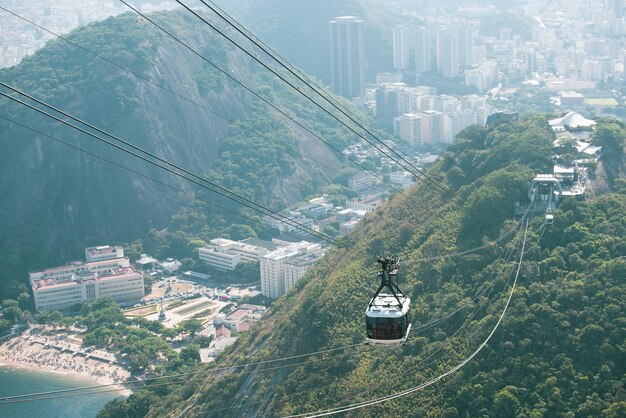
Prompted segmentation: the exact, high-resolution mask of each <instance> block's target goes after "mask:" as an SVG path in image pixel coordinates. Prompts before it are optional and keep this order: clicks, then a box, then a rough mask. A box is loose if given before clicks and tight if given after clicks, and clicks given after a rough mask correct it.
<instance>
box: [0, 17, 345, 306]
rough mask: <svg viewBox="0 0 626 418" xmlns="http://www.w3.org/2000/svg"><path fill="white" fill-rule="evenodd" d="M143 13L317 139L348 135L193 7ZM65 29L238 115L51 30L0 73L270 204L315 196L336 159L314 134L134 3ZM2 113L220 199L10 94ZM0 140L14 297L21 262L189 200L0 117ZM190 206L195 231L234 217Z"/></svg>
mask: <svg viewBox="0 0 626 418" xmlns="http://www.w3.org/2000/svg"><path fill="white" fill-rule="evenodd" d="M153 18H154V19H156V20H157V21H159V22H160V23H161V24H163V25H164V26H166V27H167V28H169V29H170V30H171V31H173V32H174V33H176V34H177V35H178V36H179V37H181V38H182V39H183V40H184V41H185V42H188V43H189V44H190V45H192V46H194V47H196V48H197V49H198V50H200V51H201V52H202V53H203V54H204V55H205V56H206V57H208V58H209V59H210V60H212V61H213V62H215V63H216V64H217V65H220V66H222V67H223V68H224V70H225V71H226V72H228V73H231V74H235V75H236V76H237V77H238V78H239V79H240V80H242V81H243V82H245V83H246V84H249V85H250V86H251V87H253V88H255V89H259V88H261V87H262V93H263V94H264V95H267V96H268V97H271V98H272V99H271V100H273V101H274V102H275V103H276V104H278V105H279V106H282V107H284V108H285V109H288V110H287V111H288V112H290V113H291V114H292V115H293V117H294V118H296V119H299V120H302V121H303V123H304V124H305V125H306V126H308V127H309V128H310V129H312V130H313V131H314V132H316V133H318V134H319V135H321V136H322V137H323V138H325V139H326V140H327V141H330V142H332V143H335V145H337V146H339V147H341V146H342V145H341V144H346V143H347V141H349V140H350V137H349V136H347V135H346V134H344V133H342V132H339V131H337V130H335V128H334V127H333V126H332V124H330V123H328V121H327V119H325V118H324V117H323V116H321V115H319V114H318V112H316V111H315V110H314V109H311V107H310V106H306V105H304V104H303V102H302V101H301V100H298V99H294V96H293V95H292V94H291V93H288V92H287V91H286V90H285V89H284V87H283V86H282V85H281V84H279V83H276V82H274V81H273V79H272V78H271V77H268V76H267V75H265V73H263V72H261V71H259V70H258V67H256V66H254V65H252V64H251V63H250V60H248V59H246V57H245V56H244V55H243V54H242V53H239V52H236V51H235V50H234V48H233V47H232V46H231V45H229V44H227V43H226V42H225V41H223V40H222V39H221V38H219V37H218V36H216V35H215V34H214V33H212V32H211V31H210V30H208V29H207V27H206V26H204V25H203V24H202V23H201V22H200V21H198V20H197V19H195V18H194V17H193V16H191V15H190V14H189V13H182V12H162V13H157V14H155V15H153ZM68 38H69V39H70V40H71V41H72V42H74V43H77V44H79V45H81V46H83V47H84V48H87V49H89V50H91V51H94V52H96V53H98V54H99V55H101V56H102V57H104V58H106V59H107V60H110V61H113V62H115V63H117V64H119V65H122V66H124V67H126V68H128V69H130V70H132V71H133V72H135V73H138V74H139V75H140V76H141V77H144V78H148V79H150V80H153V81H154V82H155V83H157V84H160V85H164V86H165V87H166V88H168V89H170V90H173V91H175V92H176V93H177V94H179V95H180V96H183V97H184V98H186V99H189V100H191V101H194V102H196V103H199V104H200V105H201V106H204V107H206V108H208V109H209V110H210V111H212V112H215V113H217V114H220V115H223V116H225V117H226V118H228V119H230V120H231V121H237V122H238V125H233V124H232V123H231V122H229V121H227V120H224V119H221V118H220V117H217V116H215V114H212V113H211V112H208V111H206V110H205V109H202V108H200V107H199V106H197V105H194V104H192V103H189V101H186V100H184V99H182V98H180V97H176V96H174V95H172V94H170V93H168V92H167V91H164V90H163V89H161V88H159V87H157V86H155V85H154V84H150V83H147V82H145V81H143V80H140V79H138V78H137V77H135V76H133V75H131V74H129V73H127V72H126V71H124V70H122V69H120V68H117V67H115V66H113V65H110V64H108V63H106V62H104V61H102V60H100V59H98V58H96V57H95V56H93V55H90V54H89V53H87V52H85V51H83V50H81V49H79V48H76V47H74V46H72V45H68V44H67V43H65V42H63V41H61V40H55V41H51V42H49V43H48V44H47V45H46V46H45V47H44V48H43V49H41V50H40V51H38V52H37V53H35V54H34V55H33V56H31V57H27V58H25V59H24V60H23V61H22V63H21V64H20V65H18V66H16V67H12V68H8V69H3V70H1V71H0V79H1V80H2V81H4V82H5V83H8V84H10V85H12V86H15V87H17V88H18V89H22V90H23V91H25V92H27V93H29V94H31V95H33V96H35V97H37V98H39V99H42V100H45V101H47V102H49V103H51V104H53V105H55V106H58V107H59V108H61V109H63V110H65V111H67V112H69V113H72V114H74V115H76V116H78V117H80V118H83V119H84V120H86V121H88V122H91V123H93V124H95V125H96V126H98V127H100V128H102V129H104V130H107V131H108V132H110V133H113V134H115V135H118V136H120V137H122V138H123V139H125V140H128V141H129V142H131V143H133V144H135V145H137V146H139V147H142V148H145V149H147V150H149V151H151V152H152V153H154V154H157V155H160V156H162V157H164V158H166V159H168V160H170V161H172V162H174V163H176V164H179V165H181V166H183V167H185V168H186V169H188V170H191V171H193V172H196V173H200V174H204V175H207V176H209V177H210V178H211V179H212V180H214V181H216V182H218V183H220V184H223V185H225V186H226V187H228V188H231V189H233V190H236V191H238V192H239V193H242V194H244V195H246V196H248V197H249V198H252V199H254V200H255V201H257V202H259V203H262V204H266V205H271V206H272V207H273V208H275V209H279V208H280V207H282V206H284V205H285V204H287V203H293V202H295V201H298V200H299V199H301V198H303V197H304V196H303V195H302V193H311V192H312V190H315V188H316V187H318V186H319V185H322V184H324V183H325V182H327V181H328V180H329V179H332V178H333V176H334V175H335V173H334V172H333V169H334V168H338V167H339V166H340V163H339V161H338V160H337V157H336V156H335V155H334V154H333V153H331V152H330V151H329V150H328V148H326V147H325V146H324V145H323V144H321V142H320V141H319V140H317V139H315V138H313V137H312V136H311V135H310V134H309V133H307V132H305V131H304V130H303V129H301V128H297V129H296V128H294V127H293V126H294V125H293V124H292V125H288V124H286V123H285V122H284V121H283V119H281V118H280V117H279V116H277V114H276V112H273V111H270V110H268V107H267V106H265V105H263V104H262V103H260V101H259V100H258V99H255V98H254V97H252V96H251V95H249V94H247V93H246V92H245V91H244V90H243V89H242V88H240V87H238V86H237V85H236V84H234V83H232V82H231V81H228V80H227V79H226V77H225V76H224V75H223V74H220V73H218V72H217V71H216V70H215V69H213V68H212V67H211V66H210V65H209V64H207V63H205V62H203V61H202V60H201V59H199V58H198V57H196V56H194V55H193V54H192V53H191V52H189V51H187V50H186V49H184V48H183V47H181V46H180V45H177V44H175V43H174V42H173V41H172V40H170V39H169V38H167V37H166V36H165V35H163V34H162V33H161V32H159V31H157V30H156V29H155V28H154V27H153V26H151V25H149V24H148V23H147V22H145V21H144V20H142V19H141V18H138V17H137V16H136V15H134V14H132V13H127V14H124V15H121V16H118V17H114V18H109V19H107V20H105V21H102V22H98V23H94V24H90V25H88V26H86V27H83V28H79V29H77V30H75V31H73V32H72V33H71V34H70V35H68ZM3 91H6V89H3ZM0 114H2V115H4V116H8V117H10V118H13V119H16V120H18V121H20V122H22V123H25V124H27V125H29V126H32V127H34V128H36V129H38V130H39V131H41V132H43V133H46V134H48V135H52V136H54V137H57V138H58V139H61V140H64V141H67V142H70V143H71V144H73V145H75V146H79V147H82V148H85V149H87V150H89V151H90V152H95V153H97V154H100V155H102V156H104V157H107V158H111V159H113V160H115V161H117V162H119V163H121V164H124V165H126V166H128V167H130V168H132V169H134V170H138V171H140V172H142V173H145V174H147V175H150V176H153V177H154V178H156V179H157V180H159V181H161V182H165V183H168V184H172V185H173V186H175V187H179V188H183V189H184V190H186V191H188V192H193V193H198V195H199V196H200V197H201V198H204V199H205V200H209V201H215V199H216V197H215V196H214V195H212V194H211V193H208V192H203V191H201V190H198V189H197V188H194V187H193V186H192V185H190V184H184V183H183V182H182V181H181V180H179V179H177V178H175V177H173V176H171V175H167V174H164V173H163V172H161V171H158V170H157V169H155V168H153V167H150V166H148V165H146V164H145V163H141V162H139V161H138V160H136V159H134V158H131V157H130V156H127V155H123V154H121V153H120V152H118V151H113V150H111V149H110V148H108V147H106V146H104V145H102V144H99V143H96V142H95V141H93V140H92V139H90V138H88V137H86V136H85V135H79V134H78V133H77V132H76V131H74V130H72V129H69V128H67V127H63V126H61V125H60V124H58V123H56V122H52V121H50V120H49V119H47V118H45V117H43V116H41V115H38V114H35V113H34V112H32V111H30V110H25V109H23V108H20V107H19V106H18V105H16V104H15V103H12V102H9V100H8V99H6V98H2V100H0ZM0 144H2V147H3V150H2V153H0V194H1V195H2V199H0V212H1V213H3V214H6V215H5V216H2V217H0V230H2V234H0V249H1V250H2V251H3V253H4V254H5V255H6V257H5V258H4V260H3V261H2V262H0V280H2V282H3V286H2V287H1V290H0V296H1V295H2V294H4V295H12V296H15V293H16V292H17V290H18V288H19V287H21V288H23V283H24V281H25V280H26V273H27V270H29V269H31V270H34V269H39V268H44V267H49V266H53V265H58V264H60V263H62V262H64V261H67V260H72V259H78V258H80V257H81V254H82V248H83V247H84V246H87V245H97V244H105V243H110V242H116V243H120V242H128V241H132V240H135V239H138V238H143V237H144V236H145V235H146V234H147V232H148V230H149V229H151V228H155V229H161V228H164V227H166V226H168V225H169V224H170V220H171V217H172V215H173V214H175V213H176V212H178V210H179V209H181V208H182V207H183V206H189V205H192V202H191V200H190V197H189V196H187V195H185V194H182V193H179V192H176V191H172V190H170V189H168V188H166V187H164V186H162V185H159V184H156V183H154V182H151V181H150V180H147V179H144V178H142V177H140V176H138V175H136V174H132V173H129V172H127V171H124V170H122V169H119V168H117V167H114V166H111V165H110V164H108V163H106V162H104V161H101V160H99V159H97V158H94V157H91V156H89V155H86V154H84V153H81V152H79V151H77V150H75V149H72V148H70V147H67V146H65V145H62V144H59V143H57V142H54V141H53V140H51V139H49V138H46V137H45V136H44V135H42V134H40V133H34V132H32V131H29V130H26V129H24V128H22V127H19V126H17V125H15V124H13V123H11V122H8V121H6V120H4V119H0ZM303 155H305V156H306V157H307V158H309V159H306V158H305V157H303ZM310 158H314V159H315V160H314V161H320V162H324V163H325V164H324V165H319V164H316V163H312V161H311V160H310ZM301 186H302V187H301ZM220 203H222V205H224V204H226V205H230V203H228V202H222V201H220ZM196 205H197V203H196ZM232 207H233V208H234V209H235V210H236V211H238V210H239V208H238V207H237V206H236V205H235V206H232ZM199 212H201V215H200V216H201V217H202V219H204V220H203V221H202V224H201V225H196V227H194V228H195V231H196V232H197V231H199V230H200V229H201V228H204V232H205V235H210V234H211V233H212V232H215V231H219V230H221V229H223V228H226V227H228V226H229V225H231V224H232V223H233V222H234V221H232V220H227V219H226V218H227V217H228V216H231V215H229V213H228V212H224V211H220V210H217V209H216V208H215V207H212V206H210V205H208V204H203V205H202V207H201V208H200V209H199ZM237 222H238V223H245V219H244V220H243V221H242V220H241V218H237ZM185 245H186V242H185ZM174 246H175V245H174ZM20 282H22V285H19V284H18V283H20Z"/></svg>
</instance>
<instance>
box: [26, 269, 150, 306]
mask: <svg viewBox="0 0 626 418" xmlns="http://www.w3.org/2000/svg"><path fill="white" fill-rule="evenodd" d="M29 280H30V284H31V287H32V290H33V297H34V300H35V308H36V309H37V310H38V311H41V310H46V311H54V310H64V309H68V308H70V307H72V306H74V305H76V304H82V303H85V302H89V301H91V300H94V299H97V298H99V297H101V296H111V297H112V298H113V299H114V300H115V301H116V302H120V303H125V302H126V303H130V302H135V301H137V300H139V299H141V298H142V297H144V296H145V292H144V283H143V274H142V273H141V272H138V271H137V270H135V268H134V267H132V266H131V265H130V262H129V261H128V258H126V257H120V258H114V259H106V260H100V261H89V262H85V263H82V262H75V263H72V264H69V265H65V266H60V267H54V268H50V269H46V270H42V271H37V272H31V273H30V274H29Z"/></svg>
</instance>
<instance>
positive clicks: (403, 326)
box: [365, 257, 411, 345]
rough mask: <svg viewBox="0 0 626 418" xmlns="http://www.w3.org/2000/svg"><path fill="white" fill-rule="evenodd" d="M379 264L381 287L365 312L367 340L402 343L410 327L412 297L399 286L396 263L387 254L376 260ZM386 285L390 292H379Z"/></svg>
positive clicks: (393, 343)
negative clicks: (408, 296) (407, 295)
mask: <svg viewBox="0 0 626 418" xmlns="http://www.w3.org/2000/svg"><path fill="white" fill-rule="evenodd" d="M377 261H378V263H380V265H381V270H382V271H381V272H379V273H378V275H379V276H380V278H381V282H380V286H379V287H378V290H377V291H376V293H375V294H374V297H373V298H372V300H371V301H370V303H369V305H368V307H367V310H366V311H365V323H366V328H367V336H366V338H365V340H366V342H368V343H369V344H374V345H398V344H402V343H404V342H405V341H406V340H407V338H408V336H409V332H410V330H411V312H410V309H411V299H409V298H407V297H406V296H405V294H404V293H402V290H400V288H399V287H398V283H397V277H398V262H399V260H393V259H391V258H388V257H379V258H378V259H377ZM385 288H387V289H388V290H389V292H390V293H380V292H381V291H382V290H383V289H385Z"/></svg>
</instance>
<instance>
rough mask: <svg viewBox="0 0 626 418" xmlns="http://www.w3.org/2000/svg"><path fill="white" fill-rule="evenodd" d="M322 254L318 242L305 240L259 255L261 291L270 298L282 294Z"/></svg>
mask: <svg viewBox="0 0 626 418" xmlns="http://www.w3.org/2000/svg"><path fill="white" fill-rule="evenodd" d="M322 255H323V254H322V252H321V246H320V245H319V244H312V243H310V242H307V241H301V242H298V243H295V244H291V245H289V246H287V247H282V248H279V249H277V250H274V251H272V252H270V253H268V254H265V255H264V256H263V257H261V293H262V294H264V295H265V296H268V297H271V298H277V297H280V296H282V295H284V294H285V293H286V292H287V291H289V289H291V288H292V287H293V285H294V284H295V283H296V282H297V281H298V279H300V277H302V276H303V275H304V273H305V272H306V270H308V268H310V267H311V265H313V263H315V261H317V260H318V259H319V258H320V257H321V256H322ZM297 259H300V261H297Z"/></svg>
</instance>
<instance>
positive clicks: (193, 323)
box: [178, 318, 202, 336]
mask: <svg viewBox="0 0 626 418" xmlns="http://www.w3.org/2000/svg"><path fill="white" fill-rule="evenodd" d="M178 329H179V330H180V331H181V332H185V333H189V334H190V335H191V336H194V335H196V333H197V332H198V331H200V330H201V329H202V322H200V321H198V320H197V319H194V318H191V319H186V320H184V321H183V322H181V323H180V324H179V325H178Z"/></svg>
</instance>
